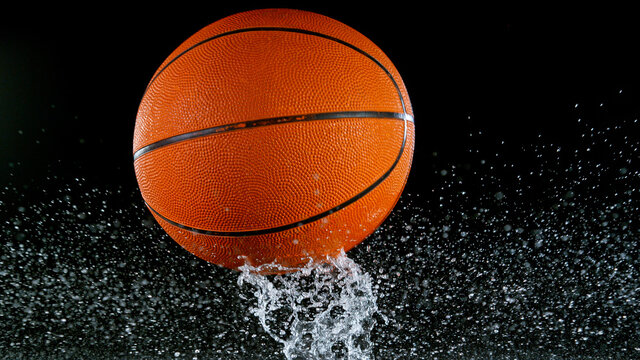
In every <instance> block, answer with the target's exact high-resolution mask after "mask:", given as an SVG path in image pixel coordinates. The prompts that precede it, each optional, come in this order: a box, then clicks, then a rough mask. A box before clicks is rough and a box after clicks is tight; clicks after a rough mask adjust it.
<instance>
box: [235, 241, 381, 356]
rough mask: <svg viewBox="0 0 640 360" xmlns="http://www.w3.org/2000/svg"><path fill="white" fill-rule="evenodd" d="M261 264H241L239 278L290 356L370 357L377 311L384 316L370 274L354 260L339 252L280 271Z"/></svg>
mask: <svg viewBox="0 0 640 360" xmlns="http://www.w3.org/2000/svg"><path fill="white" fill-rule="evenodd" d="M264 266H265V265H263V266H261V267H258V268H255V267H251V266H249V265H245V266H243V267H242V268H241V270H242V272H241V273H240V276H239V277H238V284H239V285H240V286H241V287H245V288H246V286H245V285H250V288H251V290H250V291H249V293H250V294H249V296H251V297H253V298H254V299H253V300H254V303H255V306H253V307H252V308H251V309H250V310H251V312H252V313H253V315H255V316H256V317H257V318H258V320H259V322H260V324H261V325H262V328H263V329H264V330H265V331H266V332H267V333H268V334H269V335H270V336H271V337H272V338H273V339H275V340H276V341H278V342H279V343H281V344H282V345H283V346H284V348H283V353H284V355H285V356H286V358H287V359H288V360H293V359H309V360H313V359H350V360H364V359H371V358H372V357H373V356H372V342H371V339H370V333H371V330H372V329H373V328H374V326H375V325H376V315H379V316H381V317H382V319H384V321H385V322H386V321H387V319H386V317H384V315H382V314H381V313H380V312H379V310H378V307H377V305H376V295H375V294H374V287H373V286H372V281H371V276H369V274H367V273H366V272H364V271H363V270H362V269H361V268H360V266H358V264H356V263H355V262H354V261H353V260H351V259H349V258H348V257H347V256H346V255H345V254H344V253H341V254H340V255H339V256H337V257H335V258H327V261H326V262H324V263H322V264H320V265H319V266H315V265H314V264H313V263H309V264H308V265H307V266H305V267H303V268H301V269H298V271H296V272H292V273H287V274H284V275H275V276H265V275H258V273H260V270H262V268H263V267H264ZM267 266H269V267H270V268H272V267H273V265H267ZM283 270H291V269H283ZM247 297H248V296H247V295H245V298H247Z"/></svg>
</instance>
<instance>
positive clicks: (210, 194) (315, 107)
mask: <svg viewBox="0 0 640 360" xmlns="http://www.w3.org/2000/svg"><path fill="white" fill-rule="evenodd" d="M413 149H414V120H413V111H412V109H411V104H410V101H409V96H408V94H407V90H406V88H405V85H404V83H403V81H402V79H401V77H400V74H399V73H398V71H397V70H396V68H395V67H394V65H393V64H392V62H391V61H390V60H389V58H388V57H387V56H386V55H385V54H384V53H383V52H382V50H381V49H379V48H378V47H377V46H376V45H375V44H374V43H373V42H372V41H370V40H369V39H368V38H366V37H365V36H364V35H362V34H360V33H359V32H358V31H356V30H354V29H353V28H351V27H349V26H347V25H345V24H343V23H341V22H339V21H336V20H333V19H331V18H328V17H326V16H323V15H319V14H316V13H311V12H307V11H299V10H290V9H264V10H254V11H248V12H244V13H239V14H235V15H231V16H228V17H226V18H224V19H222V20H219V21H217V22H214V23H212V24H210V25H208V26H206V27H204V28H203V29H202V30H200V31H198V32H197V33H195V34H194V35H193V36H191V37H190V38H188V39H187V40H186V41H185V42H184V43H182V44H181V45H180V46H179V47H178V48H177V49H176V50H175V51H174V52H173V53H171V54H170V55H169V57H167V59H166V60H165V61H164V62H163V63H162V64H161V65H160V66H159V68H158V70H157V71H156V72H155V74H154V75H153V76H152V77H151V80H150V81H149V83H148V85H147V88H146V90H145V92H144V95H143V97H142V100H141V103H140V106H139V109H138V113H137V118H136V124H135V130H134V138H133V159H134V169H135V174H136V178H137V180H138V185H139V189H140V192H141V195H142V198H143V200H144V203H145V204H146V206H147V207H148V209H149V211H150V212H151V214H153V216H154V217H155V219H156V220H157V222H158V223H159V224H160V226H161V227H162V228H163V229H164V230H165V231H166V232H167V234H168V235H169V236H171V238H173V239H174V240H175V241H176V242H177V243H179V244H180V245H181V246H182V247H184V248H185V249H186V250H188V251H190V252H191V253H193V254H194V255H196V256H198V257H199V258H201V259H204V260H206V261H209V262H212V263H214V264H218V265H220V266H224V267H227V268H231V269H237V268H238V267H240V266H242V265H244V264H245V263H246V264H249V265H251V266H260V265H264V264H274V265H276V266H283V267H286V268H296V267H299V266H302V265H304V264H306V263H308V262H310V261H311V262H315V261H322V259H326V257H327V256H334V255H337V254H338V253H340V252H341V251H345V252H347V251H349V250H350V249H352V248H353V247H354V246H356V245H357V244H359V243H360V242H362V241H363V240H364V239H365V238H366V237H367V236H369V235H371V234H372V233H373V232H374V231H375V230H376V228H378V227H379V226H380V225H381V224H382V222H383V221H384V219H385V218H386V217H387V216H388V215H389V214H390V212H391V211H392V209H393V207H394V206H395V204H396V202H397V201H398V199H399V197H400V195H401V193H402V191H403V188H404V186H405V184H406V181H407V177H408V174H409V170H410V168H411V161H412V156H413ZM274 269H275V267H274ZM273 271H274V272H277V270H273ZM266 272H267V273H268V272H269V271H266Z"/></svg>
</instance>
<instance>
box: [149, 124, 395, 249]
mask: <svg viewBox="0 0 640 360" xmlns="http://www.w3.org/2000/svg"><path fill="white" fill-rule="evenodd" d="M404 122H405V126H404V137H403V139H402V145H401V146H400V151H399V154H398V157H397V158H396V160H395V161H394V162H393V165H391V168H389V170H387V172H385V173H384V174H383V175H382V176H381V177H380V178H379V179H378V180H376V182H374V183H373V184H371V185H370V186H369V187H367V188H366V189H364V190H363V191H361V192H360V193H358V194H357V195H356V196H354V197H352V198H350V199H349V200H347V201H345V202H343V203H342V204H340V205H338V206H336V207H333V208H331V209H329V210H327V211H324V212H321V213H319V214H317V215H314V216H311V217H309V218H306V219H304V220H301V221H297V222H295V223H291V224H287V225H282V226H276V227H272V228H269V229H260V230H247V231H213V230H204V229H198V228H195V227H191V226H187V225H184V224H180V223H178V222H175V221H173V220H170V219H168V218H166V217H165V216H164V215H162V214H160V213H159V212H158V211H156V210H155V209H154V208H152V207H151V206H149V203H147V202H146V201H145V204H146V205H147V207H149V209H150V210H151V211H153V212H154V213H155V214H156V215H158V216H159V217H160V218H161V219H163V220H164V221H166V222H168V223H169V224H171V225H173V226H176V227H179V228H181V229H184V230H187V231H190V232H192V233H196V234H202V235H212V236H228V237H246V236H255V235H265V234H272V233H277V232H281V231H285V230H290V229H293V228H297V227H300V226H303V225H306V224H309V223H312V222H314V221H318V220H320V219H322V218H324V217H326V216H329V215H331V214H333V213H335V212H337V211H339V210H341V209H344V208H345V207H347V206H349V205H351V204H353V203H354V202H356V201H358V200H360V199H361V198H363V197H364V196H365V195H367V194H368V193H369V192H371V190H373V189H375V188H376V187H378V185H380V184H381V183H382V182H383V181H384V180H385V179H386V178H387V177H389V175H390V174H391V172H392V171H393V169H395V167H396V165H397V164H398V162H399V161H400V158H402V154H403V153H404V147H405V143H406V141H407V124H406V122H407V120H406V119H405V120H404Z"/></svg>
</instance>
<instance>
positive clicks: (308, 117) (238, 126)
mask: <svg viewBox="0 0 640 360" xmlns="http://www.w3.org/2000/svg"><path fill="white" fill-rule="evenodd" d="M353 118H377V119H397V120H408V121H413V117H412V116H411V115H409V114H404V113H393V112H381V111H339V112H329V113H317V114H305V115H293V116H282V117H274V118H267V119H258V120H249V121H242V122H237V123H232V124H225V125H219V126H213V127H210V128H205V129H201V130H196V131H190V132H188V133H184V134H180V135H175V136H171V137H168V138H165V139H162V140H158V141H156V142H153V143H151V144H149V145H146V146H143V147H141V148H140V149H138V150H137V151H136V152H135V153H134V154H133V161H136V160H137V159H138V158H139V157H141V156H142V155H144V154H146V153H148V152H151V151H153V150H156V149H159V148H161V147H164V146H167V145H171V144H174V143H177V142H181V141H186V140H191V139H196V138H199V137H204V136H209V135H214V134H221V133H226V132H230V131H236V130H244V129H252V128H257V127H262V126H268V125H278V124H288V123H294V122H302V121H318V120H339V119H353Z"/></svg>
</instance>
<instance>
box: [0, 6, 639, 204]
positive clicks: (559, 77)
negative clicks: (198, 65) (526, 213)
mask: <svg viewBox="0 0 640 360" xmlns="http://www.w3.org/2000/svg"><path fill="white" fill-rule="evenodd" d="M266 7H293V8H300V9H305V10H310V11H315V12H318V13H321V14H324V15H327V16H329V17H332V18H335V19H337V20H339V21H341V22H344V23H346V24H348V25H350V26H352V27H353V28H355V29H356V30H358V31H359V32H361V33H363V34H364V35H365V36H367V37H369V38H370V39H371V40H373V41H374V42H375V43H376V44H377V45H378V46H379V47H380V48H381V49H382V50H383V51H384V52H385V53H386V54H387V55H388V56H389V58H390V59H391V60H392V62H394V64H395V65H396V67H397V68H398V70H399V72H400V74H401V75H402V77H403V80H404V81H405V83H406V86H407V88H408V91H409V95H410V97H411V101H412V105H413V108H414V112H415V119H416V120H415V121H416V127H417V134H416V136H417V137H416V152H415V156H414V166H413V170H412V173H411V176H410V179H409V183H408V185H407V189H408V190H409V191H413V192H420V191H428V190H429V181H430V180H429V175H430V174H432V173H433V168H434V166H435V165H434V157H433V153H434V152H437V153H438V155H439V159H444V160H445V161H448V160H452V161H454V162H456V161H457V162H460V161H462V162H463V161H464V158H463V157H464V154H463V151H462V149H463V142H464V141H465V140H464V139H465V137H466V135H467V134H468V132H469V131H470V130H471V129H473V128H476V129H483V130H484V131H485V132H488V133H489V134H490V137H491V138H493V139H496V141H499V140H500V139H507V140H509V142H510V143H511V144H514V146H517V145H518V144H520V143H526V142H527V141H530V140H531V139H533V138H534V137H535V136H536V134H538V133H545V134H546V135H548V136H549V137H551V139H552V140H556V141H558V142H563V141H571V136H572V134H575V131H574V129H573V126H574V124H575V116H574V114H572V113H571V111H572V110H574V106H575V104H576V103H582V104H587V105H586V106H589V104H591V105H592V106H595V105H597V104H599V103H600V102H601V101H602V99H610V98H611V97H612V96H614V94H616V93H619V91H620V90H623V91H624V96H622V97H617V98H616V99H617V100H616V101H623V102H628V103H633V102H635V100H636V99H637V94H638V90H639V89H638V85H640V83H639V82H638V81H637V80H638V66H637V64H638V55H637V51H636V47H637V35H638V34H639V33H640V32H639V31H638V30H640V26H638V24H637V22H636V21H633V18H631V17H629V18H628V19H627V18H626V17H627V15H631V14H632V13H631V12H629V11H627V9H601V8H594V9H592V10H593V11H583V10H584V7H583V6H581V7H580V8H574V9H568V10H567V11H562V10H561V9H559V8H558V7H557V6H553V7H543V6H540V7H539V8H525V7H523V8H521V9H520V8H518V9H516V8H508V7H497V6H496V7H488V6H474V7H470V6H467V5H464V4H461V3H456V4H452V5H450V6H448V7H447V6H440V7H438V6H433V5H424V7H423V5H420V3H418V2H416V3H415V4H413V5H407V4H404V3H401V2H400V3H398V2H394V3H393V4H391V3H389V4H386V3H382V4H379V5H373V4H372V3H368V4H367V5H366V6H365V5H357V4H349V5H345V4H344V3H330V2H322V3H316V5H303V4H298V3H293V2H275V3H274V2H271V3H257V2H255V3H239V2H230V3H210V4H208V5H206V6H202V5H196V3H189V2H177V3H171V6H168V5H166V4H165V5H160V4H158V3H153V4H137V3H136V4H134V3H130V4H126V5H124V4H117V5H113V4H112V3H109V4H102V5H95V6H91V7H78V6H71V5H66V6H65V5H56V6H51V7H50V8H42V7H37V6H33V8H25V9H15V10H14V11H7V12H4V13H3V15H2V19H1V20H2V21H1V22H0V169H1V171H0V179H1V181H2V183H3V184H7V183H13V184H22V185H23V186H26V184H28V183H30V184H38V182H40V181H42V180H41V179H43V178H44V177H45V176H46V175H47V174H51V173H53V174H55V175H56V176H58V177H70V178H73V177H85V178H89V179H90V181H96V182H99V183H101V182H109V183H120V184H123V185H124V186H131V187H135V186H136V184H135V176H134V173H133V166H132V155H131V153H132V138H133V127H134V123H135V117H136V112H137V106H138V104H139V101H140V99H141V97H142V94H143V91H144V89H145V86H146V84H147V82H148V81H149V80H150V78H151V76H152V74H153V73H154V72H155V70H156V68H157V67H158V66H159V65H160V63H161V62H162V61H163V60H164V59H165V58H166V57H167V56H168V55H169V54H170V53H171V51H173V50H174V49H175V48H176V47H177V46H178V45H179V44H180V43H181V42H182V41H184V40H185V39H186V38H187V37H189V36H190V35H192V34H193V33H195V32H196V31H198V30H199V29H201V28H202V27H204V26H206V25H208V24H210V23H212V22H214V21H216V20H218V19H220V18H222V17H224V16H227V15H231V14H233V13H236V12H239V11H245V10H250V9H255V8H266Z"/></svg>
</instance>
